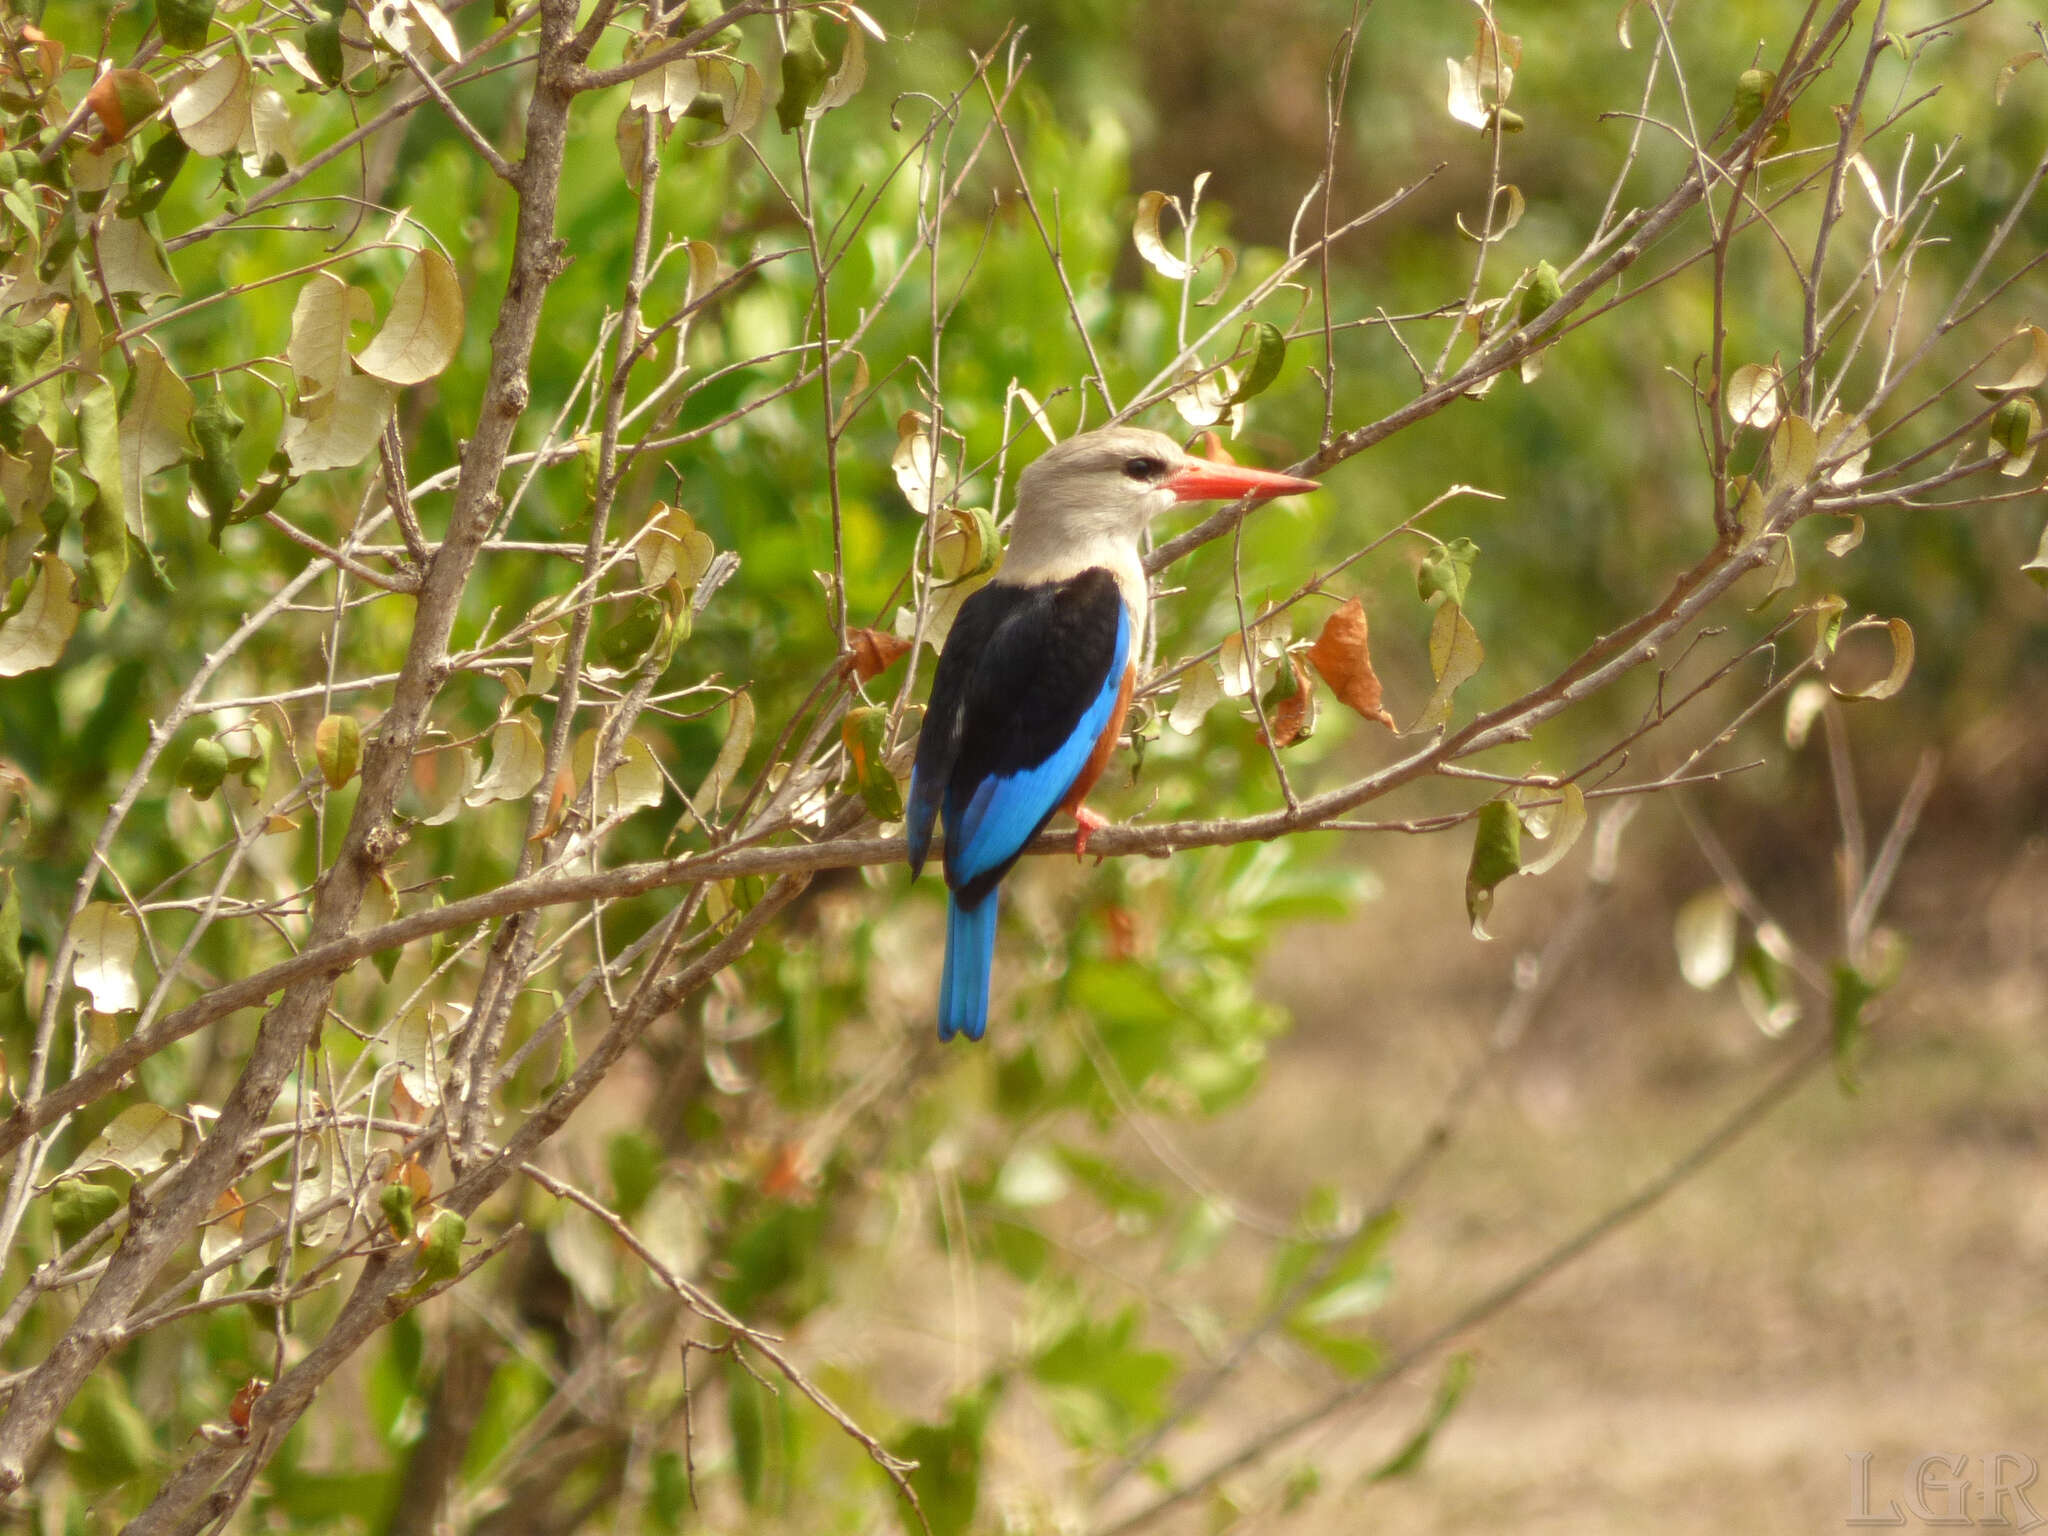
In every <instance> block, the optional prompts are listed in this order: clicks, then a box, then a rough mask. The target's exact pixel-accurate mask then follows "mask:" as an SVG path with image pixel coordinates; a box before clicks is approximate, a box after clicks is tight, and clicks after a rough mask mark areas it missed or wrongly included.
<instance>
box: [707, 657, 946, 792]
mask: <svg viewBox="0 0 2048 1536" xmlns="http://www.w3.org/2000/svg"><path fill="white" fill-rule="evenodd" d="M905 649H908V646H907V645H906V646H905ZM753 744H754V696H753V695H752V694H751V693H747V692H744V691H742V692H739V693H736V694H734V695H733V696H732V699H731V701H730V702H729V704H728V705H727V715H726V728H725V740H724V741H722V742H721V743H719V747H718V756H717V757H716V758H715V759H713V761H712V764H711V771H710V772H709V773H707V774H705V775H704V782H703V783H702V784H700V785H698V786H697V794H696V803H697V809H698V810H700V811H703V812H704V813H705V814H706V815H709V814H710V812H711V811H712V810H713V809H715V808H716V807H717V805H718V803H719V802H720V800H721V799H723V798H724V795H725V792H726V791H727V790H728V789H730V788H731V787H732V785H733V782H734V781H735V780H736V779H737V778H738V777H739V773H740V769H741V767H743V766H744V765H745V763H746V760H747V749H748V748H749V747H751V746H752V745H753Z"/></svg>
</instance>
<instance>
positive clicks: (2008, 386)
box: [1974, 325, 2048, 400]
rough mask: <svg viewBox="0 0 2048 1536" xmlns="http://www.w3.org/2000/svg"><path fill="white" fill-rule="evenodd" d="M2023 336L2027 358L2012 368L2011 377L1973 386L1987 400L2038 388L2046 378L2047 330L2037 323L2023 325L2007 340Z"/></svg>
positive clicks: (2047, 371) (2015, 339)
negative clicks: (1997, 382)
mask: <svg viewBox="0 0 2048 1536" xmlns="http://www.w3.org/2000/svg"><path fill="white" fill-rule="evenodd" d="M2023 337H2024V338H2025V340H2026V343H2027V360H2026V361H2025V362H2023V363H2021V364H2020V365H2019V367H2018V368H2016V369H2014V370H2013V374H2012V377H2010V378H2008V379H2006V380H2005V381H2004V382H2003V383H2001V384H1978V385H1976V386H1974V387H1975V389H1976V391H1977V393H1978V394H1980V395H1982V396H1984V397H1985V398H1986V399H1987V400H1995V399H1997V398H1998V397H1999V396H2000V395H2010V394H2016V393H2018V392H2019V391H2022V390H2028V389H2038V388H2039V387H2040V386H2041V384H2042V382H2043V381H2044V380H2048V331H2044V330H2042V329H2041V327H2040V326H2038V325H2023V326H2021V327H2020V328H2019V329H2018V330H2016V331H2014V332H2013V333H2012V335H2011V336H2010V337H2008V338H2007V341H2008V342H2012V341H2018V340H2020V339H2021V338H2023ZM2001 350H2003V349H2001Z"/></svg>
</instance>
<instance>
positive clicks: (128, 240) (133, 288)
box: [98, 219, 179, 299]
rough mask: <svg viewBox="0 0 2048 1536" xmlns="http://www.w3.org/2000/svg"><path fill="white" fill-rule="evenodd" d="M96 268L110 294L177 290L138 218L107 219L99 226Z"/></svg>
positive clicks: (150, 295) (146, 295)
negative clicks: (98, 263) (100, 273)
mask: <svg viewBox="0 0 2048 1536" xmlns="http://www.w3.org/2000/svg"><path fill="white" fill-rule="evenodd" d="M98 240H99V258H100V271H101V272H102V273H103V274H104V275H105V277H106V279H107V289H108V291H109V292H110V293H133V294H137V295H139V296H141V297H142V298H145V299H153V298H156V297H157V296H158V295H159V294H165V293H177V292H178V291H179V289H178V280H177V279H176V278H175V277H173V276H171V274H170V272H169V271H168V270H166V268H165V267H164V263H163V256H162V253H161V252H160V250H159V249H158V246H157V243H156V241H155V239H154V238H153V237H152V236H151V235H150V233H149V231H148V230H146V229H144V228H143V227H142V223H141V221H140V220H139V219H109V220H107V221H106V222H105V223H104V224H102V225H101V226H100V227H99V232H98Z"/></svg>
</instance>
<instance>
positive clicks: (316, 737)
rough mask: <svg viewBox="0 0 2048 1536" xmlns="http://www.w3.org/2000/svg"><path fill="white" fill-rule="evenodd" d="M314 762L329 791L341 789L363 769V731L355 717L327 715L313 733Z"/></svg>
mask: <svg viewBox="0 0 2048 1536" xmlns="http://www.w3.org/2000/svg"><path fill="white" fill-rule="evenodd" d="M313 760H314V762H316V763H318V764H319V765H320V777H321V778H322V779H324V780H326V781H327V787H328V788H329V789H339V788H341V786H342V785H344V784H346V783H347V782H348V781H349V780H350V779H352V778H354V777H355V776H356V770H358V769H359V768H361V767H362V766H363V728H362V726H361V725H359V724H357V723H356V717H355V716H354V715H328V716H327V717H326V718H325V719H323V720H322V721H321V722H320V724H319V727H318V728H317V729H316V730H315V731H314V732H313Z"/></svg>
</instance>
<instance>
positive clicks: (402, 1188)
mask: <svg viewBox="0 0 2048 1536" xmlns="http://www.w3.org/2000/svg"><path fill="white" fill-rule="evenodd" d="M377 1209H378V1210H380V1211H382V1212H383V1213H384V1219H385V1220H386V1221H387V1222H389V1223H390V1224H391V1231H392V1234H393V1235H394V1236H395V1237H397V1238H398V1239H399V1241H401V1242H403V1241H405V1240H406V1239H407V1238H409V1237H411V1236H412V1234H413V1194H412V1188H411V1186H410V1185H408V1184H406V1183H404V1182H403V1181H400V1182H399V1183H396V1184H386V1185H385V1186H384V1187H383V1188H382V1189H380V1190H379V1191H377Z"/></svg>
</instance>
